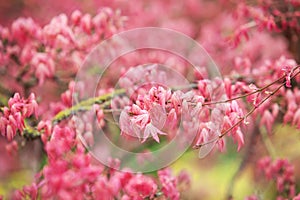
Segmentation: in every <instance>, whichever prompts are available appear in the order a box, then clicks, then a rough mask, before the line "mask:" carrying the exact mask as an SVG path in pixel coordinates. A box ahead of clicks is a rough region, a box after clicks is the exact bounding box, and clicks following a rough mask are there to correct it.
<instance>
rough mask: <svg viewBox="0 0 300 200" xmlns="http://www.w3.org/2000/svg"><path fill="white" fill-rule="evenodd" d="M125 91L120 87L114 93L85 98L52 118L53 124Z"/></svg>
mask: <svg viewBox="0 0 300 200" xmlns="http://www.w3.org/2000/svg"><path fill="white" fill-rule="evenodd" d="M124 93H125V89H119V90H115V91H114V92H112V93H108V94H104V95H101V96H99V97H93V98H90V99H87V100H83V101H81V102H79V103H78V104H76V105H75V106H72V107H71V108H68V109H66V110H63V111H60V112H59V113H58V114H57V115H55V116H54V118H53V119H52V124H56V123H59V122H60V121H61V120H63V119H66V118H68V117H70V116H71V115H73V114H75V113H77V112H82V111H87V110H90V109H91V108H92V106H93V105H94V104H102V103H105V102H106V101H108V100H110V99H112V98H113V97H114V96H118V95H122V94H124Z"/></svg>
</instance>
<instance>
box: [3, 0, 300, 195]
mask: <svg viewBox="0 0 300 200" xmlns="http://www.w3.org/2000/svg"><path fill="white" fill-rule="evenodd" d="M58 2H59V3H58ZM35 3H36V4H37V5H38V4H41V2H38V1H37V2H31V3H29V4H28V5H26V4H25V5H23V6H22V7H21V8H20V9H21V10H22V13H24V15H27V16H28V15H29V14H28V13H31V15H32V16H31V17H19V18H17V19H15V20H14V21H13V22H12V23H7V21H4V22H3V24H7V25H3V26H0V51H1V54H0V76H1V83H0V100H1V102H0V133H1V136H2V138H1V140H0V143H1V147H0V148H1V155H0V160H1V164H0V166H1V168H2V169H3V170H1V169H0V174H5V173H6V171H8V170H14V169H16V168H18V166H21V165H22V164H23V163H24V162H27V163H29V162H28V160H27V161H26V160H25V161H24V160H22V159H21V158H22V156H25V157H30V159H31V162H37V163H38V166H39V169H37V170H36V171H37V172H36V175H35V178H34V180H32V183H31V184H29V185H26V186H24V187H23V188H19V189H16V190H15V191H13V192H12V193H11V194H10V193H9V192H7V193H6V194H5V195H6V197H7V198H12V199H124V200H125V199H137V200H138V199H182V198H184V196H183V195H182V193H183V191H184V190H187V189H188V188H189V187H190V177H189V175H188V173H186V172H185V171H182V172H181V173H179V174H178V175H177V176H175V175H174V174H172V172H171V169H170V168H168V165H169V164H170V163H172V162H174V161H175V160H176V159H179V157H180V156H181V155H182V154H184V153H185V152H187V151H198V152H199V153H198V154H199V157H200V158H204V157H206V156H212V154H209V153H210V152H211V151H214V150H216V149H218V150H219V151H220V152H224V151H226V149H227V148H231V145H234V147H235V146H237V147H236V151H237V152H240V151H241V154H242V152H243V160H242V162H241V166H240V168H239V170H238V172H237V174H236V176H237V175H238V173H239V172H240V171H241V170H242V169H243V168H244V166H245V165H246V164H248V163H249V157H250V156H251V148H253V145H255V143H256V142H257V140H259V141H262V143H263V144H265V146H266V149H267V150H268V153H267V154H268V155H266V157H262V158H260V157H256V159H257V160H256V161H257V167H256V168H255V170H256V171H257V173H259V174H261V175H263V176H262V177H261V178H260V179H266V180H272V181H273V182H274V183H276V187H275V188H276V191H275V192H274V193H275V195H276V198H277V199H295V200H296V199H300V190H299V188H297V181H296V180H297V179H296V176H295V172H296V171H297V170H295V169H294V166H293V164H292V162H290V160H289V159H288V158H280V157H279V156H278V155H277V154H276V153H275V152H274V148H273V146H272V143H271V142H270V138H272V137H273V135H274V127H275V126H276V124H285V125H287V126H288V125H290V126H294V127H295V128H297V129H300V107H299V105H300V88H299V83H300V75H299V74H300V65H299V64H297V63H299V61H300V57H299V51H300V49H299V47H300V39H299V33H300V20H299V18H300V2H299V1H297V0H285V1H275V0H274V1H267V0H262V1H253V2H248V1H226V0H223V1H196V0H187V1H182V2H173V1H172V0H167V1H156V0H155V1H147V0H145V1H130V3H124V2H122V1H116V2H110V1H103V2H102V3H98V2H96V1H95V2H93V3H92V4H93V6H90V5H88V3H87V4H84V3H83V4H82V5H80V4H79V3H78V2H77V4H78V5H77V4H75V7H77V9H75V10H72V11H69V10H62V12H67V14H59V15H57V16H51V15H52V13H56V10H55V6H53V8H48V9H49V10H47V12H49V18H50V19H47V18H48V16H46V17H45V16H44V14H45V13H43V14H42V12H45V10H44V9H42V11H40V12H39V11H38V10H32V7H33V5H34V4H35ZM72 3H74V2H72V1H70V2H69V1H66V2H60V1H57V2H56V1H54V5H56V4H58V5H60V4H65V5H63V6H62V7H61V8H64V7H68V5H69V4H72ZM3 5H10V4H9V3H3ZM11 5H12V6H14V4H11ZM8 7H10V6H8ZM95 7H97V9H94V8H95ZM98 8H99V9H98ZM52 9H53V10H52ZM80 10H87V11H88V12H86V13H83V12H82V11H80ZM31 11H32V12H31ZM90 13H93V14H90ZM1 15H3V19H6V20H9V19H7V16H5V15H6V14H5V13H3V12H2V13H1ZM149 26H155V27H162V28H168V29H161V28H149ZM134 28H140V29H134ZM173 30H174V31H173ZM177 31H179V32H177ZM200 44H201V45H202V46H201V45H200ZM213 60H214V61H213ZM217 66H218V67H217ZM293 130H294V131H295V129H293ZM297 134H298V135H299V132H297ZM230 140H233V141H234V143H232V142H230ZM116 146H117V147H116ZM120 149H121V150H120ZM128 152H129V153H128ZM214 153H215V154H216V152H215V151H214ZM2 163H3V164H2ZM146 172H148V173H146ZM149 172H150V173H149ZM232 180H233V181H232V182H231V185H230V186H229V189H228V194H227V196H226V198H228V199H232V198H234V196H232V185H233V183H234V180H235V177H233V179H232ZM257 181H261V180H257ZM2 198H4V197H1V196H0V199H2ZM245 198H246V199H261V198H263V196H262V194H253V195H251V196H248V197H245Z"/></svg>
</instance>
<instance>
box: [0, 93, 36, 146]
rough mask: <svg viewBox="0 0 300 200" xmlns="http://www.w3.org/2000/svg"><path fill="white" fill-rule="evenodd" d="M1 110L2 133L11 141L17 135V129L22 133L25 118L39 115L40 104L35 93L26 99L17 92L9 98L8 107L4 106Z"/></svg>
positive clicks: (0, 123) (0, 124)
mask: <svg viewBox="0 0 300 200" xmlns="http://www.w3.org/2000/svg"><path fill="white" fill-rule="evenodd" d="M1 112H2V115H1V116H0V131H1V135H2V136H4V137H6V138H7V140H8V141H11V140H12V139H13V138H14V137H15V136H16V134H17V131H19V132H20V134H21V135H22V132H23V130H24V128H25V122H24V120H25V118H28V117H30V116H32V115H35V116H36V117H37V112H38V104H37V102H36V100H35V95H34V94H31V95H30V96H29V97H28V99H24V98H21V97H20V95H19V94H18V93H16V94H15V95H14V96H13V97H12V98H10V99H9V100H8V107H3V108H2V110H1Z"/></svg>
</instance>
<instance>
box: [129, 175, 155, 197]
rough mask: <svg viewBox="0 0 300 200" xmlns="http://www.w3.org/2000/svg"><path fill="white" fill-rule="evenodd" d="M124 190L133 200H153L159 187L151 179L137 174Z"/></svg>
mask: <svg viewBox="0 0 300 200" xmlns="http://www.w3.org/2000/svg"><path fill="white" fill-rule="evenodd" d="M124 190H125V192H126V193H127V195H128V196H130V197H131V198H132V199H133V200H143V199H145V198H147V197H148V198H150V199H151V198H153V197H154V195H155V193H156V191H157V185H156V184H155V182H154V181H153V180H152V179H151V178H149V177H146V176H143V175H142V174H137V175H135V176H133V177H132V178H131V179H130V180H129V182H128V183H127V184H126V185H125V188H124Z"/></svg>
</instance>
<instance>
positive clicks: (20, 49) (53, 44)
mask: <svg viewBox="0 0 300 200" xmlns="http://www.w3.org/2000/svg"><path fill="white" fill-rule="evenodd" d="M124 20H125V18H124V17H122V16H120V12H114V11H113V10H112V9H109V8H103V9H101V10H99V12H98V13H97V14H96V15H95V16H91V15H90V14H82V13H81V12H80V11H78V10H76V11H74V12H73V13H72V15H71V17H70V18H68V17H67V16H66V15H65V14H61V15H59V16H57V17H54V18H53V19H52V20H51V22H50V23H49V24H46V25H45V26H43V27H41V26H40V25H38V24H37V23H36V22H35V21H34V20H33V19H31V18H19V19H17V20H15V21H14V22H13V24H12V25H11V27H10V28H6V27H2V26H0V51H1V52H2V53H1V55H0V66H1V67H5V68H7V66H8V65H10V69H9V71H10V72H11V73H12V75H13V77H16V80H17V81H19V82H20V81H21V80H22V81H23V82H22V83H26V82H28V81H31V82H32V80H31V78H32V77H33V78H36V79H38V82H39V86H41V85H42V84H43V83H44V82H45V80H46V79H53V78H54V77H55V75H56V71H58V70H61V69H68V71H69V72H72V71H76V69H77V67H78V66H79V65H80V64H81V62H82V61H83V59H84V57H85V55H86V54H87V53H88V52H89V50H90V49H91V48H93V47H94V45H95V44H97V43H98V42H100V41H102V40H104V39H105V38H107V37H109V36H111V35H112V34H114V33H116V32H117V31H118V30H120V29H121V28H122V27H123V22H124ZM17 70H19V71H20V70H22V71H23V72H22V73H21V74H19V75H16V74H14V71H17Z"/></svg>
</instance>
